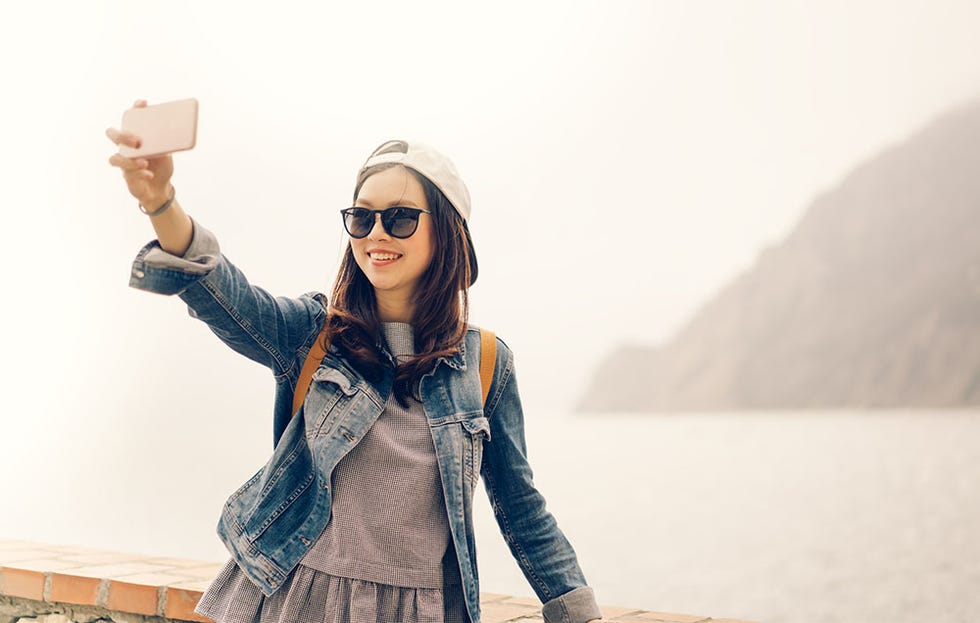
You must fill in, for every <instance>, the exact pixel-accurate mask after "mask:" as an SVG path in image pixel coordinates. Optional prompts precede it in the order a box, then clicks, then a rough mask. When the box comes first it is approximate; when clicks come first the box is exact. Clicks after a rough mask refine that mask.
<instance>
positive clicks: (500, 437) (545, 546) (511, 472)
mask: <svg viewBox="0 0 980 623" xmlns="http://www.w3.org/2000/svg"><path fill="white" fill-rule="evenodd" d="M497 370H498V373H497V374H498V375H499V377H498V379H499V380H497V383H496V385H497V386H496V388H495V390H494V391H493V392H492V393H491V394H490V396H489V399H488V402H487V418H488V419H489V420H490V439H491V441H489V442H487V443H486V445H485V447H484V451H483V463H482V465H481V467H480V470H481V475H482V476H483V486H484V487H485V488H486V491H487V495H488V496H489V498H490V506H491V507H492V508H493V513H494V516H495V517H496V519H497V525H498V526H499V527H500V532H501V534H503V536H504V540H505V541H506V542H507V545H508V547H509V548H510V551H511V553H512V554H513V555H514V559H515V560H516V561H517V563H518V565H519V566H520V568H521V571H522V572H523V573H524V577H526V578H527V581H528V583H529V584H530V585H531V588H532V589H534V592H535V593H536V594H537V596H538V599H540V600H541V602H542V604H543V608H542V615H543V616H544V620H545V621H546V622H547V623H559V622H560V623H587V622H589V621H593V620H596V619H600V618H602V614H601V613H600V611H599V607H598V605H597V604H596V601H595V594H594V593H593V590H592V588H591V587H589V586H588V585H587V583H586V581H585V576H584V575H583V573H582V569H581V568H580V567H579V564H578V560H577V557H576V555H575V551H574V549H572V545H571V544H570V543H569V542H568V539H567V538H565V534H564V533H563V532H562V531H561V529H560V528H559V527H558V523H557V522H556V521H555V518H554V516H553V515H552V514H551V513H550V512H549V511H548V510H547V509H546V508H545V499H544V496H542V495H541V493H540V492H539V491H538V490H537V488H535V486H534V481H533V473H532V471H531V466H530V465H529V464H528V460H527V446H526V444H525V440H524V412H523V409H522V407H521V398H520V395H519V393H518V391H517V378H516V376H515V374H514V357H513V354H512V353H511V352H510V349H509V348H507V346H506V344H504V343H503V342H502V341H500V340H498V342H497Z"/></svg>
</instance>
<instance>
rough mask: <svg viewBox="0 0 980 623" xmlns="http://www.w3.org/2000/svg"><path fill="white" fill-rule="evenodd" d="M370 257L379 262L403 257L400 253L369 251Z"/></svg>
mask: <svg viewBox="0 0 980 623" xmlns="http://www.w3.org/2000/svg"><path fill="white" fill-rule="evenodd" d="M368 257H370V258H371V259H372V260H377V261H379V262H384V261H389V260H397V259H398V258H400V257H401V254H400V253H368Z"/></svg>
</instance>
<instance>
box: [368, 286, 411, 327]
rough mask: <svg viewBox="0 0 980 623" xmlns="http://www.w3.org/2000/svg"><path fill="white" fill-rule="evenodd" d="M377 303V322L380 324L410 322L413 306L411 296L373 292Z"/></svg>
mask: <svg viewBox="0 0 980 623" xmlns="http://www.w3.org/2000/svg"><path fill="white" fill-rule="evenodd" d="M374 294H375V299H376V300H377V302H378V320H380V321H381V322H408V323H410V322H412V313H413V312H414V311H415V306H414V304H413V303H412V301H411V295H404V294H401V293H393V292H378V291H377V290H375V291H374Z"/></svg>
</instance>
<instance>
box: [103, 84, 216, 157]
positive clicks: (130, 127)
mask: <svg viewBox="0 0 980 623" xmlns="http://www.w3.org/2000/svg"><path fill="white" fill-rule="evenodd" d="M197 108H198V105H197V100H196V99H194V98H188V99H182V100H175V101H172V102H164V103H162V104H154V105H153V106H141V107H133V108H130V109H129V110H127V111H126V112H124V113H123V116H122V125H121V129H122V131H123V132H126V133H129V134H133V135H135V136H138V137H139V138H140V146H139V147H138V148H137V147H132V146H129V145H126V144H120V145H119V153H120V154H122V155H123V156H125V157H127V158H154V157H157V156H162V155H165V154H171V153H174V152H177V151H186V150H188V149H193V148H194V145H195V143H196V142H197Z"/></svg>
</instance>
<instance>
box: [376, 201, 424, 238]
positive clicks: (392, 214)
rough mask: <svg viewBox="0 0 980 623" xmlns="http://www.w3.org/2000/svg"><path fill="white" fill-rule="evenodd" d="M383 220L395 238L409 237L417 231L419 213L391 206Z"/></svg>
mask: <svg viewBox="0 0 980 623" xmlns="http://www.w3.org/2000/svg"><path fill="white" fill-rule="evenodd" d="M381 220H382V222H383V223H384V226H385V229H386V230H387V231H388V233H389V234H391V235H392V236H394V237H395V238H408V237H409V236H411V235H412V234H414V233H415V228H416V227H417V226H418V224H419V213H418V212H416V211H415V210H406V209H404V208H389V209H387V210H385V213H384V214H383V215H382V219H381Z"/></svg>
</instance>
